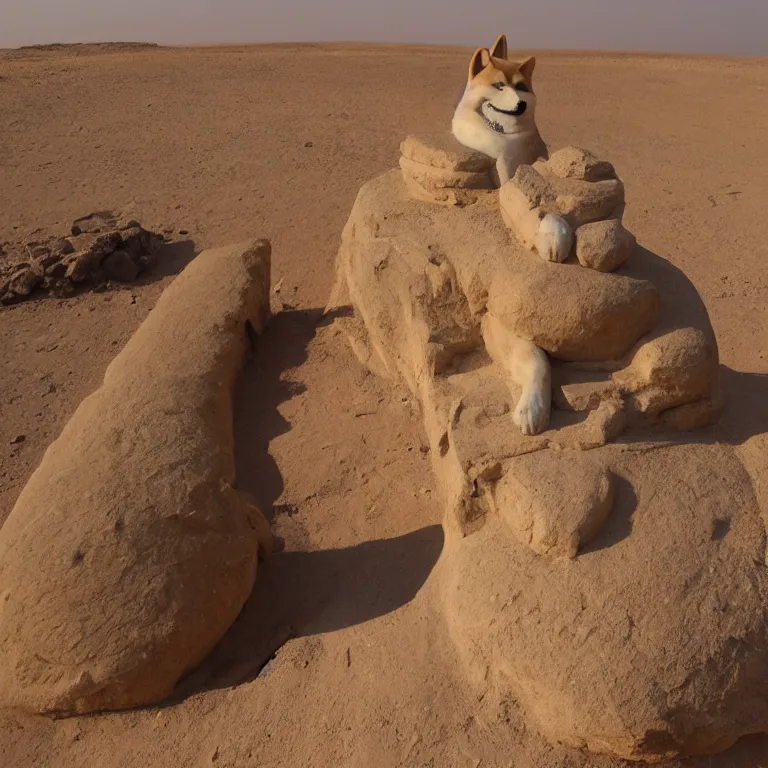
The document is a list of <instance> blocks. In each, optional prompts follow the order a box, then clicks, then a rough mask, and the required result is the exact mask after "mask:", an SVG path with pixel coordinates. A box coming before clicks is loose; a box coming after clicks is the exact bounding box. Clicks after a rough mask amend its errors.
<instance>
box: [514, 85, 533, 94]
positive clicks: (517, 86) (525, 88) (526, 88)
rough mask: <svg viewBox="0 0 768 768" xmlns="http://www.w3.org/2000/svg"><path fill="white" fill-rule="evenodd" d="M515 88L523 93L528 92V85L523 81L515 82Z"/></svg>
mask: <svg viewBox="0 0 768 768" xmlns="http://www.w3.org/2000/svg"><path fill="white" fill-rule="evenodd" d="M515 90H516V91H522V92H523V93H530V91H529V90H528V86H527V85H526V84H525V83H515Z"/></svg>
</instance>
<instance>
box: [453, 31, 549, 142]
mask: <svg viewBox="0 0 768 768" xmlns="http://www.w3.org/2000/svg"><path fill="white" fill-rule="evenodd" d="M535 66H536V59H535V58H534V57H532V56H531V57H529V58H527V59H526V60H525V61H523V62H520V63H518V62H514V61H509V59H508V58H507V38H506V37H505V36H504V35H500V36H499V38H498V39H497V40H496V42H495V43H494V45H493V48H492V49H491V50H489V49H488V48H478V49H477V50H476V51H475V53H474V54H473V56H472V60H471V61H470V63H469V76H468V79H467V87H466V90H465V93H464V98H465V99H468V100H469V101H470V102H471V105H472V107H473V108H474V109H476V110H477V111H478V112H479V113H480V114H481V115H482V116H483V117H484V118H485V119H486V121H487V122H488V124H489V126H490V127H491V128H492V129H493V130H494V131H496V132H498V133H504V134H514V133H518V132H520V131H521V130H526V129H527V128H528V127H530V125H531V124H532V123H533V120H534V112H535V110H536V95H535V94H534V92H533V70H534V67H535Z"/></svg>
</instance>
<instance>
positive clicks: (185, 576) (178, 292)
mask: <svg viewBox="0 0 768 768" xmlns="http://www.w3.org/2000/svg"><path fill="white" fill-rule="evenodd" d="M269 280H270V246H269V243H268V242H266V241H252V242H248V243H242V244H240V245H236V246H231V247H226V248H220V249H216V250H210V251H206V252H204V253H202V254H200V255H199V256H198V257H197V258H196V259H195V260H194V261H193V262H192V264H191V265H190V266H189V267H187V269H186V270H185V271H184V272H183V273H182V274H181V275H180V276H179V277H178V278H177V279H176V280H175V281H174V282H173V283H172V284H171V285H170V287H169V288H168V289H167V290H166V291H165V292H164V293H163V295H162V296H161V298H160V300H159V301H158V302H157V305H156V307H155V308H154V310H153V311H152V313H151V314H150V315H149V317H148V318H147V320H146V321H145V322H144V323H143V324H142V325H141V327H140V328H139V329H138V330H137V331H136V333H135V334H134V336H133V337H132V338H131V340H130V341H129V342H128V344H127V345H126V346H125V348H124V349H123V350H122V352H120V354H119V355H118V356H117V357H116V358H115V359H114V360H113V361H112V363H111V364H110V365H109V367H108V368H107V371H106V374H105V376H104V382H103V384H102V385H101V386H100V387H99V388H98V389H97V390H96V391H95V392H93V394H91V395H89V396H88V397H87V398H86V399H85V400H84V401H83V402H82V403H81V404H80V407H79V408H78V409H77V410H76V411H75V414H74V415H73V416H72V418H71V419H70V420H69V422H68V423H67V424H66V426H65V427H64V429H63V431H62V433H61V435H60V436H59V437H58V438H57V439H56V440H54V442H53V443H52V444H51V445H50V446H49V448H48V450H47V451H46V452H45V455H44V456H43V460H42V462H41V463H40V466H39V467H38V468H37V469H36V471H35V472H34V473H33V475H32V477H31V478H30V480H29V482H28V483H27V485H26V487H25V488H24V490H23V491H22V492H21V495H20V496H19V499H18V501H17V503H16V505H15V507H14V508H13V511H12V512H11V514H10V515H9V517H8V519H7V520H6V522H5V524H4V525H3V527H2V529H0V596H2V597H1V599H0V606H1V607H0V704H2V705H4V706H6V707H7V706H12V707H16V708H20V709H23V710H27V711H31V712H46V713H57V714H73V713H83V712H92V711H95V710H104V709H123V708H127V707H136V706H140V705H146V704H152V703H156V702H159V701H161V700H162V699H164V698H165V697H166V696H168V694H170V692H171V691H172V690H173V687H174V685H175V684H176V682H177V681H178V679H179V678H180V677H181V676H182V675H183V674H184V673H185V672H186V671H188V670H189V669H191V668H193V667H194V666H196V665H197V664H199V663H200V662H201V661H202V660H203V658H204V657H205V656H206V655H207V654H208V653H209V651H210V650H211V649H212V648H213V646H214V645H215V644H216V643H217V642H218V641H219V640H220V639H221V637H222V635H223V634H224V632H225V631H226V630H227V629H228V628H229V626H230V625H231V624H232V622H233V621H234V620H235V618H236V617H237V615H238V614H239V612H240V610H241V608H242V607H243V604H244V603H245V601H246V599H247V598H248V595H249V594H250V592H251V588H252V586H253V582H254V579H255V576H256V569H257V558H258V556H259V554H261V555H264V554H267V553H269V552H270V551H271V550H272V548H273V545H274V542H273V537H272V534H271V532H270V529H269V525H268V524H267V522H266V520H265V518H264V517H263V515H262V513H261V512H260V511H259V509H258V508H257V507H256V506H255V505H254V504H253V503H251V500H250V499H249V498H248V497H246V496H244V495H242V494H240V493H238V492H237V491H236V490H234V483H235V468H234V455H233V450H234V446H233V431H232V430H233V426H232V405H231V397H232V390H233V386H234V383H235V378H236V376H237V374H238V372H239V370H240V367H241V364H242V362H243V359H244V355H245V352H246V345H247V333H246V332H247V328H246V326H247V325H248V324H250V325H251V326H252V328H253V330H254V331H256V332H261V331H262V330H263V328H264V326H265V323H266V322H267V318H268V316H269Z"/></svg>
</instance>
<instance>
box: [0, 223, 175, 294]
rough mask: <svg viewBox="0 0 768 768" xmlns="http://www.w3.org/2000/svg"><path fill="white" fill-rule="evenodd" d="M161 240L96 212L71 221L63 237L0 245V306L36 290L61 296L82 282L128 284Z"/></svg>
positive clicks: (96, 286) (145, 266) (144, 267)
mask: <svg viewBox="0 0 768 768" xmlns="http://www.w3.org/2000/svg"><path fill="white" fill-rule="evenodd" d="M163 240H164V238H163V237H162V236H161V235H158V234H156V233H154V232H150V231H149V230H146V229H144V227H142V226H141V224H139V222H137V221H134V220H128V219H121V218H119V217H117V216H115V215H114V214H113V213H111V212H99V213H91V214H89V215H87V216H83V217H82V218H79V219H77V220H76V221H74V222H73V224H72V228H71V234H70V235H68V236H66V237H56V236H53V237H47V238H43V239H39V240H30V241H27V242H23V243H18V244H13V243H6V244H4V246H3V247H2V248H1V249H0V304H15V303H17V302H20V301H24V300H25V299H27V298H29V297H30V296H32V295H33V294H34V293H35V292H36V291H45V292H47V293H48V294H49V295H50V296H54V297H58V298H63V297H66V296H71V295H72V294H74V293H75V292H76V291H77V289H78V288H79V287H81V286H90V287H91V288H93V289H103V288H105V287H107V286H108V285H109V283H110V281H116V282H119V283H130V282H133V281H134V280H136V279H137V278H138V277H139V275H141V274H142V273H143V272H144V271H146V270H147V269H148V268H149V266H150V265H151V262H152V257H153V255H154V254H155V253H156V251H157V249H158V247H159V246H160V245H161V244H162V243H163Z"/></svg>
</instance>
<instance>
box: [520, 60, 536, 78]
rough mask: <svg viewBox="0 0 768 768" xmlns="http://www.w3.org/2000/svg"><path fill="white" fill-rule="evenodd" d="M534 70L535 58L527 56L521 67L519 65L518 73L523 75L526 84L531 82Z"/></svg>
mask: <svg viewBox="0 0 768 768" xmlns="http://www.w3.org/2000/svg"><path fill="white" fill-rule="evenodd" d="M535 68H536V57H535V56H529V57H528V58H527V59H526V60H525V61H524V62H523V63H522V64H521V65H520V71H521V72H522V73H523V77H524V78H525V79H526V80H528V82H530V81H531V78H532V77H533V70H534V69H535Z"/></svg>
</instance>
